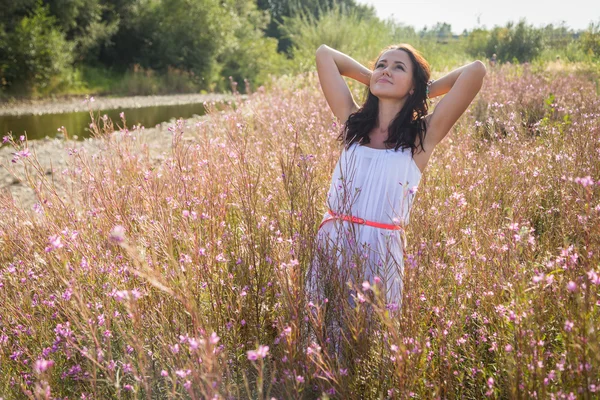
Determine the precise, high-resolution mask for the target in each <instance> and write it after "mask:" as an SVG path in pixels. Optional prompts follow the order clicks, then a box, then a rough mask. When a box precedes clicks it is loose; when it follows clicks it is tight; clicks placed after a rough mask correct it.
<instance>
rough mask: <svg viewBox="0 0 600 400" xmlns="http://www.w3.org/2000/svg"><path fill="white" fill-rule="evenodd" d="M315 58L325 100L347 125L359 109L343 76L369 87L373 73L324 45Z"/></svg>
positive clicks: (338, 117)
mask: <svg viewBox="0 0 600 400" xmlns="http://www.w3.org/2000/svg"><path fill="white" fill-rule="evenodd" d="M315 58H316V62H317V73H318V74H319V82H320V83H321V89H323V94H324V95H325V100H327V104H328V105H329V108H330V109H331V111H332V112H333V114H334V115H335V116H336V117H337V119H338V120H339V121H340V122H341V123H345V122H346V121H347V120H348V117H349V116H350V114H352V113H354V112H356V111H357V110H358V109H359V107H358V104H356V102H355V101H354V98H353V97H352V93H351V92H350V89H349V88H348V85H347V84H346V82H345V81H344V79H343V78H342V75H344V76H347V77H350V78H353V79H356V80H357V81H359V82H361V83H364V84H366V85H368V84H369V81H370V79H371V71H369V69H367V68H365V67H363V66H362V65H361V64H360V63H359V62H357V61H356V60H354V59H352V58H351V57H349V56H347V55H345V54H344V53H341V52H339V51H337V50H334V49H332V48H331V47H329V46H326V45H324V44H323V45H321V46H320V47H319V48H318V49H317V51H316V57H315Z"/></svg>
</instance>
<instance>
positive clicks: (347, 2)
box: [256, 0, 376, 53]
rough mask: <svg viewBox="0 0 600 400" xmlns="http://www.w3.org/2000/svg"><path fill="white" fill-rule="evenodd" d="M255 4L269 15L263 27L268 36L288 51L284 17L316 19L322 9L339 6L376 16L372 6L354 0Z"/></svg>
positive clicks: (263, 1)
mask: <svg viewBox="0 0 600 400" xmlns="http://www.w3.org/2000/svg"><path fill="white" fill-rule="evenodd" d="M256 3H257V6H258V8H259V9H261V10H266V11H268V12H269V14H270V15H271V20H270V22H269V24H268V26H267V27H266V29H265V34H266V35H267V36H268V37H274V38H276V39H277V40H278V41H279V44H278V51H279V52H285V53H287V52H289V50H290V47H291V45H292V41H291V40H290V38H289V37H287V36H286V32H285V29H282V26H281V25H282V24H283V23H284V20H285V19H286V18H295V17H299V16H302V15H306V14H308V15H311V16H313V17H314V18H316V19H320V18H321V14H322V12H323V11H326V10H329V9H331V8H333V7H336V6H339V7H342V8H344V9H352V10H354V11H355V12H356V13H357V15H358V16H359V17H360V18H367V19H368V18H371V19H374V18H375V16H376V13H375V8H374V7H373V6H369V5H364V4H356V1H355V0H305V1H299V0H280V1H272V0H257V2H256Z"/></svg>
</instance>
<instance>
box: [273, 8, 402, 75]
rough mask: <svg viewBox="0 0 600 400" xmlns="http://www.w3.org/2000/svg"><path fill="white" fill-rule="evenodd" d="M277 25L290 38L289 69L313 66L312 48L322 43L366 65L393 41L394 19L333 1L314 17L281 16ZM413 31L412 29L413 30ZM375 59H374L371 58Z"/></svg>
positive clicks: (306, 69)
mask: <svg viewBox="0 0 600 400" xmlns="http://www.w3.org/2000/svg"><path fill="white" fill-rule="evenodd" d="M284 21H285V24H284V25H282V26H281V27H280V29H282V31H283V32H284V37H287V38H289V39H290V40H291V41H292V46H291V51H290V55H291V57H292V58H293V60H294V61H295V62H294V64H293V68H292V71H291V72H292V73H296V72H304V71H309V70H312V69H314V68H315V51H316V50H317V48H319V46H320V45H321V44H326V45H328V46H330V47H332V48H334V49H336V50H339V51H341V52H343V53H345V54H348V55H350V56H351V57H352V58H354V59H356V60H357V61H359V62H360V63H362V64H364V65H366V64H367V63H368V62H369V61H372V60H373V59H374V58H375V57H377V54H378V53H379V51H380V50H381V49H383V48H384V47H386V46H388V45H390V44H392V43H394V35H393V33H394V23H393V22H391V21H384V22H381V21H379V20H374V19H371V18H364V17H361V16H360V15H359V14H358V13H357V12H356V11H355V10H353V9H350V10H347V9H344V8H341V7H340V6H339V5H334V7H332V8H331V9H329V10H324V11H323V12H322V14H321V17H320V18H319V19H317V18H316V17H314V16H313V15H312V14H309V13H300V14H299V15H298V16H296V17H292V18H284ZM413 32H414V31H413ZM373 61H374V60H373Z"/></svg>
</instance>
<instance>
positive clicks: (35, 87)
mask: <svg viewBox="0 0 600 400" xmlns="http://www.w3.org/2000/svg"><path fill="white" fill-rule="evenodd" d="M54 24H55V19H54V18H53V17H52V16H50V15H49V14H48V8H47V7H44V6H42V5H41V4H38V6H37V8H36V9H35V10H34V12H33V13H32V15H31V16H26V17H24V18H22V19H21V21H20V23H19V24H18V25H16V26H15V29H14V31H13V32H10V33H6V34H5V35H4V39H3V40H2V41H1V42H0V43H1V45H2V47H3V50H2V52H3V53H4V54H5V58H4V57H3V58H4V62H3V63H2V65H1V66H0V74H1V81H2V82H3V89H5V90H8V91H9V92H11V93H17V94H29V95H34V96H35V95H40V94H46V93H48V92H50V91H51V90H52V89H53V87H56V86H59V85H61V83H63V81H65V80H68V79H69V77H70V75H71V73H72V71H71V63H72V61H73V59H72V55H71V52H72V49H73V47H72V44H71V43H69V42H68V41H67V40H66V39H65V36H64V34H63V33H62V32H60V31H59V30H58V29H57V28H55V25H54Z"/></svg>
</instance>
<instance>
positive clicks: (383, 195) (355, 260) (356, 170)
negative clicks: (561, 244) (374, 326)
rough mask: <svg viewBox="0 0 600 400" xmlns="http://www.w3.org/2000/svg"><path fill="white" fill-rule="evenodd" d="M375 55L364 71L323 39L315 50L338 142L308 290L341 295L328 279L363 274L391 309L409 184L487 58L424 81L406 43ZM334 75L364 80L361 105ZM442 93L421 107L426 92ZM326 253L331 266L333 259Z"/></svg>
mask: <svg viewBox="0 0 600 400" xmlns="http://www.w3.org/2000/svg"><path fill="white" fill-rule="evenodd" d="M376 60H377V61H376V62H375V64H374V69H373V70H372V71H371V70H369V69H368V68H366V67H364V66H362V65H361V64H360V63H358V62H357V61H355V60H354V59H352V58H351V57H349V56H347V55H345V54H343V53H341V52H339V51H336V50H334V49H332V48H330V47H328V46H326V45H321V46H320V47H319V49H318V50H317V52H316V63H317V72H318V75H319V81H320V83H321V87H322V90H323V93H324V95H325V98H326V100H327V104H328V105H329V107H330V108H331V111H332V112H333V114H334V115H335V116H336V117H337V119H338V120H339V121H340V122H342V123H343V124H344V125H343V131H342V132H341V134H340V139H341V140H342V142H343V144H344V148H343V150H342V153H341V156H340V159H339V161H338V163H337V165H336V167H335V170H334V173H333V177H332V181H331V186H330V190H329V193H328V199H327V202H328V206H329V210H328V211H327V212H326V213H325V215H324V217H323V222H322V224H321V226H320V227H319V232H318V239H319V240H318V246H317V253H318V262H315V263H313V265H312V266H311V271H310V272H309V276H308V279H307V284H308V286H307V291H308V296H309V298H310V299H311V300H313V299H314V300H317V301H319V300H320V301H323V300H324V298H329V299H331V296H333V295H335V294H338V295H341V296H344V297H342V298H348V297H347V296H348V295H349V293H348V292H345V291H344V290H345V289H342V291H344V292H343V293H341V292H340V291H339V290H337V289H335V288H336V287H339V288H342V287H344V286H345V285H344V283H345V282H348V281H351V282H352V283H353V284H354V287H356V285H357V284H360V283H363V281H367V282H368V283H364V284H363V286H362V287H360V288H359V289H360V290H361V291H362V290H363V289H365V290H364V291H365V292H368V291H369V286H373V285H379V287H380V288H381V290H380V292H381V293H383V294H385V299H386V302H387V305H388V308H389V309H392V310H393V309H397V308H398V307H399V306H400V304H401V298H402V274H403V271H404V261H403V256H404V246H405V239H404V238H405V236H404V227H405V226H406V225H407V224H408V216H409V212H410V208H411V205H412V199H413V197H414V195H415V192H416V188H417V186H418V184H419V181H420V179H421V175H422V173H423V172H424V170H425V168H426V166H427V162H428V161H429V158H430V157H431V155H432V153H433V150H434V149H435V146H436V145H437V144H438V143H440V142H441V141H442V140H443V139H444V137H445V136H446V135H447V133H448V132H449V131H450V128H452V126H453V125H454V123H455V122H456V121H457V120H458V118H459V117H460V116H461V115H462V114H463V113H464V112H465V110H466V109H467V107H468V106H469V104H470V103H471V101H472V100H473V98H474V97H475V95H476V94H477V93H478V92H479V90H480V89H481V86H482V84H483V78H484V76H485V74H486V68H485V66H484V64H483V63H482V62H481V61H479V60H478V61H474V62H472V63H470V64H467V65H465V66H463V67H460V68H458V69H455V70H454V71H452V72H450V73H448V74H447V75H446V76H444V77H443V78H441V79H438V80H436V81H435V82H432V81H430V80H429V78H430V69H429V65H428V63H427V61H426V60H425V59H424V58H423V57H422V56H421V55H420V54H419V52H417V51H416V50H415V49H414V48H413V47H412V46H410V45H408V44H400V45H397V46H389V47H388V48H386V49H384V50H383V51H382V52H381V53H380V54H379V56H378V57H377V59H376ZM342 75H344V76H347V77H350V78H353V79H356V80H357V81H359V82H361V83H363V84H365V85H367V86H368V94H367V98H366V101H365V103H364V104H363V106H362V107H359V106H358V104H356V102H355V101H354V99H353V97H352V94H351V92H350V90H349V88H348V86H347V85H346V83H345V81H344V79H343V78H342ZM446 93H447V94H446ZM443 94H446V96H444V98H442V99H441V100H440V101H439V102H438V104H437V105H436V107H435V109H434V111H433V112H432V113H430V114H428V104H427V100H428V98H431V97H436V96H439V95H443ZM332 263H333V265H337V266H338V268H331V265H332ZM340 283H341V285H340ZM336 284H337V286H336ZM334 292H335V293H334ZM350 293H353V292H352V291H350ZM355 294H356V296H355V295H352V294H350V297H349V298H350V299H351V300H350V302H351V304H353V303H354V301H353V299H356V298H358V299H359V301H362V298H361V297H360V296H361V295H360V294H358V293H355ZM357 296H358V297H357Z"/></svg>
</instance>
